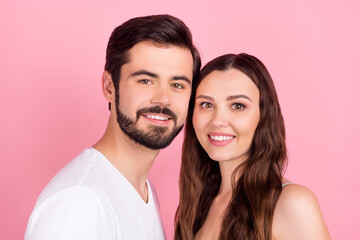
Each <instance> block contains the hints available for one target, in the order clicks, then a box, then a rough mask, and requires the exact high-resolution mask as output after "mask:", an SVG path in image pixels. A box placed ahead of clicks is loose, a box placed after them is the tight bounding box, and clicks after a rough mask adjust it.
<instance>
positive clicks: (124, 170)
mask: <svg viewBox="0 0 360 240" xmlns="http://www.w3.org/2000/svg"><path fill="white" fill-rule="evenodd" d="M93 148H95V149H96V150H98V151H100V152H101V153H102V154H103V155H104V156H105V157H106V158H107V159H108V160H109V161H110V163H111V164H112V165H113V166H114V167H115V168H116V169H117V170H118V171H119V172H120V173H121V174H122V175H124V177H125V178H126V179H127V180H128V181H129V182H130V183H131V184H132V185H133V187H134V188H135V189H136V191H137V192H138V193H139V194H140V196H141V197H142V199H143V200H144V201H145V202H147V199H148V186H147V185H146V179H147V176H148V173H149V171H150V169H151V166H152V164H153V162H154V160H155V158H156V157H157V155H158V154H159V150H151V149H149V148H146V147H144V146H142V145H140V144H137V143H135V142H134V141H133V140H131V139H130V138H129V137H128V136H127V135H125V134H124V133H123V132H122V131H121V130H120V128H119V127H118V125H117V124H112V123H111V119H110V120H109V123H108V126H107V128H106V131H105V133H104V135H103V137H102V138H101V139H100V140H99V141H98V142H97V143H96V144H95V145H94V146H93Z"/></svg>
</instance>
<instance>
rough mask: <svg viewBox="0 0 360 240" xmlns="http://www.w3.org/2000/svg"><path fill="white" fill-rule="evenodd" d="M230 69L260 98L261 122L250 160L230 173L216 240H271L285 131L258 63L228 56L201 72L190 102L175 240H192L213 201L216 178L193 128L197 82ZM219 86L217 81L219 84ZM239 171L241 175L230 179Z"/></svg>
mask: <svg viewBox="0 0 360 240" xmlns="http://www.w3.org/2000/svg"><path fill="white" fill-rule="evenodd" d="M230 68H235V69H238V70H240V71H241V72H243V73H245V74H246V75H247V76H248V77H249V78H250V79H251V80H252V81H253V82H254V83H255V84H256V86H257V87H258V89H259V92H260V103H259V104H260V120H259V123H258V126H257V128H256V131H255V134H254V137H253V140H252V144H251V146H250V150H249V157H248V158H247V160H246V161H245V162H243V163H242V164H241V165H240V166H238V167H237V168H236V169H235V171H234V172H233V175H232V179H233V194H232V198H231V200H230V202H229V205H228V207H227V209H226V213H225V215H224V218H223V222H222V228H221V234H220V239H257V240H258V239H263V240H265V239H266V240H267V239H271V238H272V232H271V227H272V219H273V215H274V209H275V204H276V201H277V199H278V197H279V195H280V193H281V190H282V186H281V181H282V174H283V170H284V167H285V166H286V163H287V154H286V145H285V126H284V120H283V117H282V114H281V109H280V105H279V102H278V97H277V94H276V90H275V86H274V83H273V81H272V79H271V76H270V74H269V72H268V71H267V69H266V67H265V66H264V64H263V63H262V62H261V61H259V60H258V59H257V58H255V57H253V56H251V55H248V54H245V53H242V54H238V55H235V54H227V55H223V56H220V57H218V58H216V59H214V60H212V61H210V62H209V63H208V64H206V66H204V68H203V69H202V70H201V72H200V79H199V81H198V82H197V83H196V85H195V87H194V88H193V90H192V91H193V94H192V97H191V99H190V105H189V112H188V116H187V124H186V126H185V141H184V144H183V153H182V163H181V171H180V180H179V187H180V204H179V206H178V209H177V212H176V230H175V239H184V240H185V239H186V240H189V239H193V238H194V235H195V234H196V233H197V232H198V231H199V229H200V228H201V226H202V225H203V223H204V221H205V219H206V216H207V214H208V211H209V208H210V205H211V203H212V201H213V199H214V198H215V196H216V195H217V193H218V191H219V188H220V183H221V174H220V170H219V164H218V162H216V161H213V160H212V159H210V157H209V156H208V155H207V153H206V152H205V150H204V149H203V148H202V146H201V145H200V143H199V141H198V140H197V138H196V135H195V131H194V126H193V124H192V118H193V111H194V102H195V93H196V89H197V87H198V86H199V84H200V82H201V81H202V80H203V79H204V78H205V77H206V76H207V75H208V74H210V73H211V72H213V71H215V70H219V71H225V70H227V69H230ZM219 81H221V79H219ZM240 167H241V169H242V170H241V175H240V177H239V178H238V179H237V180H236V182H235V175H236V174H237V173H238V172H239V169H240Z"/></svg>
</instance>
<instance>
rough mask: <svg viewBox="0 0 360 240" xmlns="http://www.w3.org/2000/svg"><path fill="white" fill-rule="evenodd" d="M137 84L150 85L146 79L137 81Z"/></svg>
mask: <svg viewBox="0 0 360 240" xmlns="http://www.w3.org/2000/svg"><path fill="white" fill-rule="evenodd" d="M139 83H142V84H151V81H150V80H148V79H141V80H139Z"/></svg>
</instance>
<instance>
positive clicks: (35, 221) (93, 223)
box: [25, 186, 114, 240]
mask: <svg viewBox="0 0 360 240" xmlns="http://www.w3.org/2000/svg"><path fill="white" fill-rule="evenodd" d="M109 226H110V225H109V224H108V223H107V218H106V215H105V211H104V207H103V205H102V203H101V201H100V199H99V198H98V196H97V195H96V193H94V192H93V191H92V190H91V189H89V188H87V187H83V186H74V187H68V188H65V189H62V190H60V191H58V192H56V193H54V194H53V195H51V196H49V197H48V198H46V199H45V200H43V201H41V202H40V203H38V204H37V205H36V207H35V209H34V211H33V213H32V214H31V216H30V219H29V223H28V226H27V229H26V233H25V240H49V239H51V240H56V239H61V240H75V239H76V240H82V239H84V240H85V239H86V240H99V239H114V238H113V237H112V236H111V231H110V229H109Z"/></svg>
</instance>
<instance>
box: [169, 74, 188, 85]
mask: <svg viewBox="0 0 360 240" xmlns="http://www.w3.org/2000/svg"><path fill="white" fill-rule="evenodd" d="M172 79H173V80H184V81H185V82H187V83H189V84H191V81H190V79H189V78H188V77H187V76H185V75H182V76H174V77H173V78H172Z"/></svg>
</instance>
